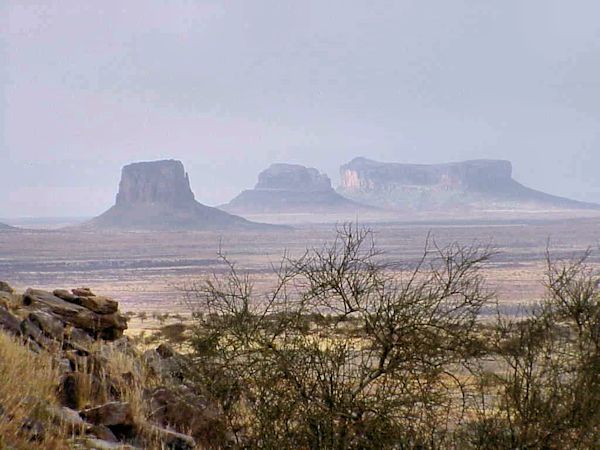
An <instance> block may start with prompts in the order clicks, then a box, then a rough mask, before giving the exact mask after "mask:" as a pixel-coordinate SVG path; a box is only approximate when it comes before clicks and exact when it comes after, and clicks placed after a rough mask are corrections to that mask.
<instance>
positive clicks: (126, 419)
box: [0, 282, 227, 450]
mask: <svg viewBox="0 0 600 450" xmlns="http://www.w3.org/2000/svg"><path fill="white" fill-rule="evenodd" d="M125 329H127V318H126V316H125V315H123V314H121V313H120V312H119V309H118V303H117V302H116V301H114V300H113V299H111V298H108V297H103V296H98V295H95V294H94V293H93V292H92V291H91V290H90V289H88V288H79V289H73V290H71V291H67V290H63V289H58V290H55V291H53V292H47V291H42V290H38V289H27V290H26V291H25V292H24V293H22V294H18V293H16V292H15V291H14V290H13V289H12V288H11V287H10V286H9V285H8V284H7V283H5V282H0V333H6V334H9V335H11V336H13V337H14V339H17V340H19V341H20V342H22V344H23V345H24V346H26V347H28V348H29V349H30V351H31V352H34V353H38V354H40V353H44V354H48V355H51V356H52V358H53V361H54V366H55V368H56V371H57V373H58V374H59V379H57V380H56V386H57V389H56V399H57V402H56V403H54V404H42V407H43V408H44V410H45V412H44V414H43V415H44V416H48V417H50V418H51V420H52V421H53V422H54V423H55V424H56V425H57V426H61V427H65V428H66V429H67V430H70V431H69V434H70V435H72V438H71V444H72V445H71V446H70V447H69V448H82V449H84V448H90V449H112V448H115V449H116V448H120V449H121V448H132V449H133V448H166V449H177V450H191V449H193V448H197V445H202V448H205V446H207V447H210V446H211V445H212V444H211V442H212V441H211V439H212V440H213V441H214V439H219V440H220V442H223V440H226V439H227V438H226V433H225V430H224V426H223V424H222V423H221V418H220V415H219V411H218V408H216V407H215V406H214V404H213V403H211V402H210V401H209V400H207V399H206V398H204V397H203V396H202V395H199V394H198V393H197V392H195V391H194V390H193V389H192V388H190V387H188V386H186V385H185V384H183V383H182V382H181V379H180V373H181V371H182V370H183V368H184V364H183V362H182V358H181V357H180V356H179V355H178V354H177V353H176V352H175V351H174V350H173V349H172V348H170V347H169V346H167V345H165V344H162V345H160V346H159V347H158V348H157V349H156V350H148V351H146V352H145V353H143V354H142V353H140V352H139V351H138V350H137V349H136V348H135V346H133V344H132V343H131V342H130V341H129V339H128V338H126V337H124V336H123V332H124V330H125ZM117 353H118V354H119V355H121V356H119V358H117V359H118V360H122V358H125V359H126V360H129V363H130V365H131V367H132V368H133V369H131V370H129V371H127V372H119V370H117V369H115V368H114V367H113V366H112V365H111V358H113V357H114V355H115V354H117ZM24 375H25V374H24ZM145 377H151V379H152V380H153V382H152V383H148V382H147V381H148V379H147V378H145ZM134 391H135V392H137V394H136V395H134V396H132V395H131V392H134ZM138 397H139V400H138V404H134V403H132V400H131V399H132V398H138ZM139 402H141V403H142V405H143V409H145V410H146V411H148V414H147V415H146V416H144V417H141V416H140V415H139V412H138V410H139V409H140V407H141V406H140V404H139ZM37 409H39V408H37ZM3 414H5V413H4V409H3V405H1V404H0V420H2V415H3ZM22 430H23V433H25V434H26V435H28V436H30V439H31V442H32V445H33V443H34V442H42V441H43V438H44V435H45V434H46V433H47V431H48V430H47V429H45V428H44V424H43V423H42V422H40V421H39V420H37V419H34V418H30V419H27V420H26V421H24V423H23V425H22ZM36 445H37V444H36ZM32 448H33V447H32ZM36 448H38V447H36Z"/></svg>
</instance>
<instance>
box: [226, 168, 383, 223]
mask: <svg viewBox="0 0 600 450" xmlns="http://www.w3.org/2000/svg"><path fill="white" fill-rule="evenodd" d="M221 209H223V210H225V211H229V212H233V213H237V214H253V213H254V214H263V213H330V212H331V213H336V212H350V211H358V210H360V209H365V210H368V209H372V208H370V207H368V206H364V205H361V204H359V203H357V202H354V201H352V200H349V199H346V198H344V197H342V196H341V195H340V194H338V193H337V192H335V190H334V189H333V188H332V186H331V180H330V179H329V177H328V176H327V175H325V174H323V173H320V172H319V171H318V170H317V169H313V168H309V167H305V166H301V165H299V164H272V165H271V166H270V167H269V168H268V169H266V170H264V171H262V172H261V173H260V174H259V175H258V182H257V183H256V186H255V187H254V189H249V190H246V191H243V192H242V193H241V194H239V195H238V196H237V197H235V198H234V199H233V200H231V201H230V202H229V203H228V204H226V205H223V206H221Z"/></svg>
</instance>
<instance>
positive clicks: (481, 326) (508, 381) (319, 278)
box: [0, 226, 600, 449]
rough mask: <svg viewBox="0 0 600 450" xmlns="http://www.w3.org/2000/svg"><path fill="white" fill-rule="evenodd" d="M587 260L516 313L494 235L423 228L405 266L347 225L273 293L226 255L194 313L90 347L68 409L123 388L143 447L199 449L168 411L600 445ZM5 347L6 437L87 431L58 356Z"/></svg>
mask: <svg viewBox="0 0 600 450" xmlns="http://www.w3.org/2000/svg"><path fill="white" fill-rule="evenodd" d="M588 256H589V253H586V254H584V255H582V256H581V257H580V258H579V259H576V260H568V261H557V260H554V259H553V258H552V257H551V256H550V254H548V256H547V261H546V266H547V270H546V279H545V287H546V295H545V297H544V298H542V299H540V301H539V302H538V303H537V304H532V305H531V307H530V308H529V309H527V310H523V311H522V312H521V314H519V315H516V316H510V317H509V316H506V315H502V314H500V313H499V312H498V313H497V314H491V315H490V313H489V311H490V310H491V311H494V307H495V302H496V296H495V293H494V292H493V291H492V290H491V289H489V287H488V284H487V280H486V265H487V264H489V263H490V262H493V261H494V258H495V257H496V253H495V252H494V251H493V249H491V248H490V247H487V246H479V245H477V244H475V245H471V246H462V245H459V244H451V245H449V246H443V247H440V246H438V245H436V243H435V241H434V240H433V239H429V240H428V242H427V243H426V246H425V248H424V251H423V255H422V258H421V259H420V260H418V261H417V262H411V263H409V264H406V265H405V266H402V265H400V263H399V262H398V261H394V260H390V259H389V257H388V255H386V254H385V253H382V252H380V251H379V250H378V248H377V246H376V245H375V243H374V242H373V234H372V233H371V232H370V231H369V230H365V229H360V228H357V227H354V226H346V227H343V228H341V229H340V230H339V232H338V236H337V239H335V240H334V241H333V242H331V243H330V244H328V245H325V246H323V247H320V248H316V249H311V250H308V251H307V252H306V253H305V254H303V255H301V256H299V257H289V256H285V257H284V258H283V259H282V261H281V262H280V264H279V265H277V266H276V267H274V268H273V269H274V271H275V273H276V280H277V282H276V283H275V284H274V285H273V286H272V289H271V290H270V291H268V292H267V293H265V292H264V291H263V290H258V289H256V288H255V286H254V284H253V280H252V277H251V275H249V274H247V273H244V272H243V271H241V270H238V268H237V267H236V266H235V264H234V263H232V262H230V261H229V260H228V259H227V258H226V257H225V256H224V255H221V257H222V260H223V262H224V264H226V265H227V267H228V268H229V270H228V271H227V272H226V273H225V274H223V273H220V274H215V275H214V276H212V277H209V278H207V279H204V280H198V281H196V282H193V283H191V284H188V285H186V286H184V287H183V288H182V293H183V294H184V296H185V299H186V303H187V305H188V307H189V308H190V312H191V315H190V316H186V317H183V316H173V315H160V316H158V315H156V317H153V320H156V321H158V322H159V323H160V328H159V331H158V332H157V333H154V334H153V335H151V336H146V335H143V334H142V335H140V336H139V337H138V338H137V339H135V342H129V343H128V344H127V345H125V346H123V345H122V344H119V342H120V341H116V342H115V343H114V344H102V343H96V344H94V346H92V347H91V348H89V349H88V354H89V355H100V356H101V358H98V357H94V359H91V358H90V357H87V358H80V359H79V360H81V361H82V364H90V361H93V364H92V365H91V366H89V367H87V366H86V367H84V366H83V365H82V367H80V368H77V369H76V371H75V372H73V373H78V372H77V370H79V372H80V373H82V374H83V375H81V377H83V378H82V380H79V383H78V384H77V385H78V387H77V390H76V394H77V395H75V396H73V395H71V396H70V399H71V400H73V401H76V403H77V404H73V405H70V407H71V408H73V410H80V409H82V408H85V407H87V406H89V405H90V404H95V403H99V402H100V403H101V402H104V401H110V400H111V399H113V400H114V398H115V397H116V398H118V399H119V401H121V402H126V403H127V404H128V405H129V407H130V411H131V414H132V415H133V416H135V417H134V418H132V420H131V422H132V423H133V424H135V425H134V426H135V427H136V429H137V431H136V433H137V434H136V439H137V442H144V445H145V446H146V448H191V447H189V445H190V444H189V442H190V441H189V440H188V441H181V440H179V441H165V438H164V436H158V437H157V438H156V439H153V436H152V430H155V429H156V428H153V426H152V425H151V424H152V421H156V420H157V416H156V414H157V411H158V409H160V408H163V409H164V410H165V411H168V419H167V418H166V417H167V413H165V412H164V411H163V412H161V414H163V417H162V418H161V419H162V421H161V422H160V423H161V424H163V425H164V426H168V427H172V428H173V429H174V430H175V431H177V432H181V433H188V434H189V435H190V436H193V437H194V439H195V442H196V443H197V445H196V448H231V449H236V448H239V449H242V448H243V449H253V448H256V449H258V448H260V449H263V448H266V449H269V448H280V449H288V448H289V449H297V448H300V449H388V448H389V449H446V448H449V449H516V448H522V449H559V448H560V449H562V448H578V449H586V448H597V442H598V441H599V440H600V436H599V434H600V432H599V431H598V430H599V429H600V427H599V425H600V406H599V405H600V287H599V282H600V277H599V276H598V273H597V271H596V270H595V269H594V265H593V264H591V263H588ZM484 311H485V314H484ZM138 316H140V319H141V318H142V317H141V316H143V319H144V320H146V319H147V318H148V317H149V316H148V314H146V313H142V314H138ZM148 320H149V319H148ZM165 342H167V343H170V344H171V345H172V346H173V347H174V348H175V349H176V350H177V351H176V352H175V351H173V349H171V348H169V347H168V346H165V344H164V343H165ZM161 343H162V345H161V347H160V348H159V349H157V350H156V351H154V350H152V351H151V352H150V354H148V352H146V353H145V354H142V353H141V351H140V350H139V349H140V348H141V347H143V348H144V349H145V348H148V347H151V346H155V345H158V344H161ZM136 345H138V349H137V350H136V349H135V346H136ZM0 356H1V358H0V374H1V376H2V380H3V381H4V380H6V382H4V383H3V385H2V386H0V405H1V406H2V411H1V412H2V414H1V417H0V434H1V435H2V436H3V439H4V441H0V442H2V443H3V445H5V446H7V445H10V446H12V447H14V448H71V446H72V443H73V442H74V441H73V439H72V438H73V436H74V435H75V434H77V433H76V431H75V430H73V429H72V427H71V428H69V427H67V426H65V423H64V421H63V422H62V423H57V422H56V417H55V416H53V415H52V414H50V415H49V414H47V410H48V405H57V406H58V405H61V404H63V405H64V402H62V400H61V395H60V389H61V388H62V389H64V383H63V382H62V381H61V383H60V384H57V382H56V380H57V378H58V379H60V378H59V375H58V373H57V371H58V370H59V367H57V363H56V358H53V357H52V355H51V354H49V353H46V352H38V353H37V354H34V353H32V352H31V351H30V350H29V349H28V347H27V346H26V345H23V342H22V341H19V340H16V339H14V338H10V337H8V336H6V335H4V334H1V335H0ZM79 360H77V361H79ZM23 374H27V376H24V375H23ZM77 377H80V376H79V375H78V376H77ZM86 377H88V378H86ZM85 380H88V381H89V382H86V381H85ZM94 380H95V381H94ZM94 382H95V383H96V385H94ZM57 392H58V394H59V395H58V396H57ZM148 392H152V395H151V396H149V395H148ZM165 392H169V396H170V397H168V399H167V400H165V403H160V405H161V406H160V408H158V409H157V403H156V399H157V398H158V399H164V398H163V397H164V395H165ZM161 396H163V397H161ZM100 397H101V398H100ZM161 401H162V400H161ZM40 405H43V406H44V407H42V408H40ZM165 405H166V406H165ZM165 408H166V409H165ZM169 408H170V409H169ZM38 422H39V423H41V426H40V427H41V429H43V430H45V435H44V436H43V437H40V436H36V434H35V426H37V425H35V424H37V423H38ZM27 424H29V425H27ZM109 428H110V427H109ZM117 431H119V429H117ZM163 432H164V430H163ZM123 442H127V439H125V440H124V441H123ZM165 442H170V443H169V444H165ZM7 443H8V444H7ZM131 443H134V441H131ZM184 444H185V445H187V447H177V445H184ZM92 448H93V447H92Z"/></svg>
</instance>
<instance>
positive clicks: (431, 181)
mask: <svg viewBox="0 0 600 450" xmlns="http://www.w3.org/2000/svg"><path fill="white" fill-rule="evenodd" d="M340 175H341V184H340V187H339V189H338V191H339V192H340V193H341V194H342V195H344V196H346V197H349V198H352V199H354V200H357V201H362V202H365V203H367V204H372V205H377V206H380V207H385V208H393V209H409V210H435V209H444V208H446V209H452V208H463V209H465V208H466V209H520V208H534V209H535V208H538V209H541V208H550V209H553V208H554V209H580V208H598V206H597V205H594V204H589V203H583V202H578V201H574V200H569V199H566V198H562V197H557V196H553V195H549V194H545V193H543V192H539V191H536V190H533V189H530V188H527V187H525V186H523V185H522V184H520V183H519V182H517V181H516V180H514V179H513V178H512V164H511V163H510V162H509V161H502V160H474V161H465V162H459V163H449V164H432V165H424V164H398V163H381V162H377V161H372V160H369V159H366V158H355V159H354V160H352V161H351V162H349V163H348V164H345V165H343V166H342V167H341V168H340Z"/></svg>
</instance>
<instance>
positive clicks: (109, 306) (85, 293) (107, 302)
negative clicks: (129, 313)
mask: <svg viewBox="0 0 600 450" xmlns="http://www.w3.org/2000/svg"><path fill="white" fill-rule="evenodd" d="M52 294H53V295H54V296H56V297H58V298H60V299H62V300H64V301H66V302H69V303H73V304H75V305H80V306H83V307H85V308H87V309H89V310H90V311H93V312H95V313H98V314H112V313H115V312H117V310H118V309H119V303H118V302H116V301H115V300H113V299H112V298H108V297H102V296H96V295H95V294H94V293H93V292H92V291H91V290H90V289H89V288H78V289H73V290H72V293H70V292H69V291H67V290H65V289H57V290H55V291H54V292H53V293H52Z"/></svg>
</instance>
